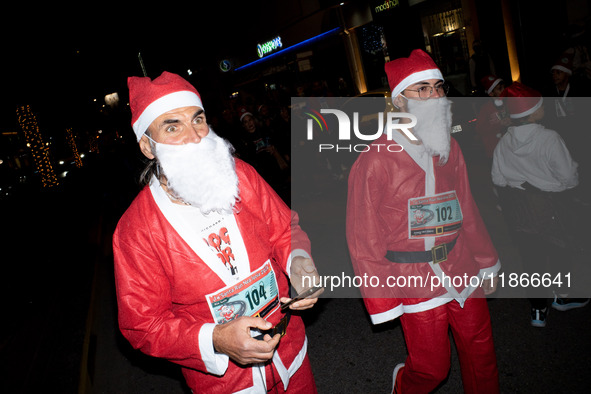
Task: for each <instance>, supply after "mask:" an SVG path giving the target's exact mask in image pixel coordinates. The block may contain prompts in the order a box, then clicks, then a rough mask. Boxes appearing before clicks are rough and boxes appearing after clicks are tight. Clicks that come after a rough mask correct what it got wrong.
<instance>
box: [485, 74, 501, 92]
mask: <svg viewBox="0 0 591 394" xmlns="http://www.w3.org/2000/svg"><path fill="white" fill-rule="evenodd" d="M501 82H503V80H502V79H501V78H499V77H497V76H495V75H487V76H486V77H484V78H482V79H481V80H480V83H481V84H482V87H483V88H484V90H485V91H486V94H490V92H492V91H493V90H494V88H496V87H497V85H498V84H499V83H501Z"/></svg>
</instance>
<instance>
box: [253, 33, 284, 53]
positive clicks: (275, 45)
mask: <svg viewBox="0 0 591 394" xmlns="http://www.w3.org/2000/svg"><path fill="white" fill-rule="evenodd" d="M281 47H283V44H282V43H281V37H279V36H278V37H275V38H274V39H272V40H271V41H267V42H265V43H264V44H258V45H257V52H258V54H259V57H263V56H265V55H268V54H269V53H271V52H273V51H274V50H276V49H279V48H281Z"/></svg>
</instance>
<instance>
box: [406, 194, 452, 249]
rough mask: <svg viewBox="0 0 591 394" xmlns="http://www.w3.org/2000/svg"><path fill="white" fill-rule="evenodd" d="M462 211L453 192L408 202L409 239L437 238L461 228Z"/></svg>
mask: <svg viewBox="0 0 591 394" xmlns="http://www.w3.org/2000/svg"><path fill="white" fill-rule="evenodd" d="M462 220H463V217H462V210H461V208H460V203H459V201H458V197H457V195H456V192H455V191H451V192H446V193H440V194H436V195H434V196H425V197H417V198H411V199H409V200H408V235H409V238H414V239H417V238H425V237H439V236H444V235H449V234H453V233H455V232H457V231H458V230H459V229H460V228H461V227H462Z"/></svg>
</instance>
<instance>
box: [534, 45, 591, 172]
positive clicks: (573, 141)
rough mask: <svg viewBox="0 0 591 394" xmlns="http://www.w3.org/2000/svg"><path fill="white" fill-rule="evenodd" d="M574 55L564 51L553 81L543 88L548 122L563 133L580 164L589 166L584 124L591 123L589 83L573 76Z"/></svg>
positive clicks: (555, 64)
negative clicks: (589, 117)
mask: <svg viewBox="0 0 591 394" xmlns="http://www.w3.org/2000/svg"><path fill="white" fill-rule="evenodd" d="M573 70H574V67H573V54H572V53H569V52H564V53H562V54H561V55H560V56H559V57H558V59H557V60H556V61H555V62H554V64H553V65H552V67H551V73H552V75H551V83H549V84H548V87H547V88H546V89H544V90H543V91H542V95H543V97H545V100H544V112H545V116H544V125H545V126H546V127H547V128H549V129H551V130H554V131H556V132H558V134H560V136H561V137H562V139H563V140H564V142H565V143H566V146H567V147H568V149H569V151H570V153H571V155H572V156H573V157H574V158H575V160H576V161H577V162H578V163H579V164H583V165H584V166H585V165H587V163H588V159H587V157H588V156H589V155H588V153H587V150H586V146H587V145H588V142H589V138H588V132H587V131H584V130H582V129H581V127H580V125H581V124H588V119H586V118H587V116H588V112H589V111H588V109H589V105H590V102H589V100H588V99H587V97H588V96H589V89H590V88H591V86H589V82H588V80H587V79H586V78H580V77H579V78H575V77H574V75H573Z"/></svg>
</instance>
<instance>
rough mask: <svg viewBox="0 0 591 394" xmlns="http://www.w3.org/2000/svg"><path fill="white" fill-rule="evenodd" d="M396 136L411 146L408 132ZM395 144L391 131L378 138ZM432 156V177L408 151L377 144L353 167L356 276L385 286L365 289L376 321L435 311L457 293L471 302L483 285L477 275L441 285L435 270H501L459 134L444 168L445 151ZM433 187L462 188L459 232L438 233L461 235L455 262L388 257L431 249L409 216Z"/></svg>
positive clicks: (350, 234) (350, 211) (350, 229)
mask: <svg viewBox="0 0 591 394" xmlns="http://www.w3.org/2000/svg"><path fill="white" fill-rule="evenodd" d="M395 139H396V142H398V143H399V144H400V145H403V146H404V145H407V147H408V142H405V141H404V137H402V138H400V136H395ZM391 143H392V141H389V140H388V139H387V138H386V136H385V135H384V136H382V137H380V138H379V139H378V140H376V141H375V142H374V144H375V145H378V144H385V145H388V144H391ZM409 148H410V147H409ZM425 159H426V160H429V161H428V163H429V164H428V165H429V166H430V167H431V168H430V169H429V171H430V172H431V173H432V178H433V179H431V177H427V176H426V171H424V170H423V168H422V167H421V166H419V165H418V163H417V162H416V161H415V160H414V159H413V158H412V157H411V155H409V154H408V153H407V152H406V151H402V152H388V151H387V150H385V149H382V150H381V151H378V150H376V149H373V150H369V151H367V152H364V153H362V154H361V155H360V156H359V158H358V159H357V161H356V162H355V164H354V165H353V167H352V169H351V173H350V176H349V193H348V201H347V242H348V245H349V250H350V254H351V260H352V263H353V267H354V269H355V272H356V274H357V275H367V276H368V277H371V276H376V277H378V278H380V282H379V285H378V286H377V287H375V288H369V287H368V288H365V289H362V292H363V295H364V302H365V305H366V308H367V310H368V312H369V314H370V317H371V319H372V322H373V323H374V324H376V323H382V322H385V321H388V320H392V319H394V318H396V317H398V316H400V315H401V314H402V313H405V312H406V313H408V312H419V311H423V310H428V309H431V308H434V307H437V306H439V305H442V304H443V303H445V302H449V301H450V300H452V299H454V298H455V299H456V300H458V301H459V302H460V303H461V304H463V301H464V300H465V299H466V298H467V297H468V296H469V295H470V294H471V293H472V291H474V289H475V286H470V282H469V281H459V280H458V281H455V282H454V281H453V280H452V281H450V283H451V284H452V286H451V287H449V286H448V287H445V286H442V285H441V286H437V284H438V282H437V281H434V276H437V277H438V278H442V274H445V275H447V276H448V277H449V278H451V279H453V278H458V277H466V278H468V279H470V278H472V277H475V278H476V277H478V276H483V275H490V274H491V273H493V274H494V273H496V272H497V271H498V269H499V268H500V263H499V262H498V255H497V253H496V251H495V249H494V247H493V245H492V242H491V240H490V237H489V234H488V232H487V230H486V227H485V226H484V223H483V221H482V219H481V217H480V213H479V211H478V208H477V207H476V204H475V203H474V200H473V198H472V194H471V192H470V185H469V183H468V176H467V172H466V164H465V162H464V158H463V156H462V153H461V151H460V149H459V146H458V144H457V142H456V141H455V140H453V139H452V141H451V151H450V155H449V160H448V162H447V163H446V164H445V165H443V166H439V165H438V164H437V163H438V158H437V157H436V158H433V159H432V160H431V159H430V158H428V156H425ZM423 165H424V164H423ZM433 181H434V184H433ZM427 189H430V190H431V191H432V193H430V194H431V195H432V194H439V193H445V192H450V191H455V192H456V195H457V200H458V202H459V205H460V207H461V211H462V214H463V222H462V226H461V227H460V229H459V230H458V231H457V232H455V233H454V234H448V235H445V236H439V237H435V244H437V245H439V244H441V243H448V242H450V241H453V240H454V239H456V243H455V246H454V247H453V250H452V251H451V252H450V253H449V254H448V259H447V261H445V262H441V263H439V264H433V263H405V264H402V263H396V262H392V261H390V260H388V259H387V258H386V255H387V253H388V251H396V252H412V251H425V250H429V248H426V244H427V242H426V241H425V240H424V239H411V238H410V234H409V214H408V210H409V199H411V198H416V197H422V196H425V195H426V194H427ZM430 242H433V239H431V241H430ZM388 277H391V278H402V279H404V280H405V281H406V283H402V281H401V280H400V281H399V282H400V283H397V282H395V281H393V280H390V282H389V283H388V282H387V280H388ZM487 278H488V276H487ZM413 281H414V282H413ZM374 283H375V282H374ZM472 283H474V282H472ZM398 284H400V285H402V284H404V285H405V286H398ZM441 284H444V282H441ZM454 284H457V285H459V286H457V287H454V286H453V285H454ZM464 284H468V286H464ZM432 285H434V286H433V288H432ZM476 287H477V286H476Z"/></svg>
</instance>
